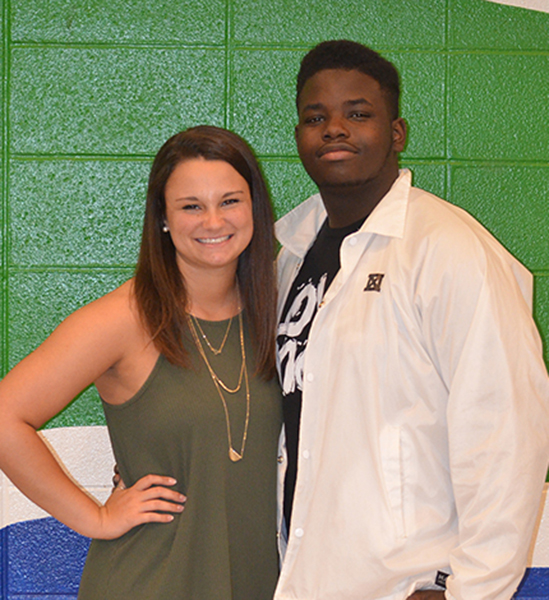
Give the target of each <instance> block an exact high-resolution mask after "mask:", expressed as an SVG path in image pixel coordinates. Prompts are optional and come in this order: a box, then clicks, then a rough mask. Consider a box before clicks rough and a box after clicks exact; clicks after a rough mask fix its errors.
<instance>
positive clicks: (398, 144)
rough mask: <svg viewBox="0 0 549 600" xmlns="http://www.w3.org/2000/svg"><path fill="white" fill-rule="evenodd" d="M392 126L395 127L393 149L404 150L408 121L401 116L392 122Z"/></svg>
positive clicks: (396, 150)
mask: <svg viewBox="0 0 549 600" xmlns="http://www.w3.org/2000/svg"><path fill="white" fill-rule="evenodd" d="M391 127H392V129H393V150H394V151H395V152H402V151H403V150H404V146H406V134H407V127H406V121H405V120H404V119H402V118H401V117H399V118H398V119H395V120H394V121H393V122H392V124H391Z"/></svg>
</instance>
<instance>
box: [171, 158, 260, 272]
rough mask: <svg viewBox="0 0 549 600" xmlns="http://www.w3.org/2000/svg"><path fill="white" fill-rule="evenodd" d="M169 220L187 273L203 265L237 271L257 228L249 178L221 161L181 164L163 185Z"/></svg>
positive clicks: (179, 262) (194, 159)
mask: <svg viewBox="0 0 549 600" xmlns="http://www.w3.org/2000/svg"><path fill="white" fill-rule="evenodd" d="M164 197H165V200H166V217H165V225H166V226H167V227H168V228H169V234H165V235H171V238H172V241H173V244H174V246H175V252H176V260H177V264H178V266H179V269H180V271H181V273H182V274H183V276H185V275H186V274H190V273H191V272H192V271H195V272H196V271H197V270H203V269H230V270H232V271H233V272H235V271H236V266H237V262H238V257H239V256H240V255H241V254H242V252H243V251H244V250H245V249H246V247H247V246H248V244H249V243H250V240H251V239H252V234H253V230H254V225H253V215H252V197H251V194H250V188H249V186H248V184H247V182H246V180H245V179H244V178H243V177H242V175H240V173H238V171H236V169H234V167H232V166H231V165H230V164H229V163H227V162H225V161H222V160H205V159H203V158H192V159H189V160H185V161H184V162H181V163H179V164H178V165H177V166H176V167H175V169H174V170H173V173H172V174H171V175H170V177H169V178H168V181H167V183H166V187H165V189H164Z"/></svg>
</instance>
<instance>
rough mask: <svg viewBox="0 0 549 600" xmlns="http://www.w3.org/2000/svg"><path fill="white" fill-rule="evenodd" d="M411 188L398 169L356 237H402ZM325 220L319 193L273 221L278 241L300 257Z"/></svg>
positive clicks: (407, 173) (405, 174)
mask: <svg viewBox="0 0 549 600" xmlns="http://www.w3.org/2000/svg"><path fill="white" fill-rule="evenodd" d="M411 186H412V174H411V173H410V171H409V170H408V169H402V170H401V171H400V173H399V176H398V178H397V179H396V180H395V182H394V183H393V185H392V187H391V189H390V190H389V191H388V192H387V194H386V195H385V196H384V197H383V198H382V199H381V201H380V202H379V204H378V205H377V206H376V207H375V208H374V210H373V211H372V213H371V214H370V216H369V217H368V218H367V219H366V221H364V223H363V225H362V227H361V228H360V229H359V231H358V232H357V234H361V233H376V234H378V235H385V236H387V237H396V238H402V237H404V228H405V225H406V209H407V207H408V198H409V195H410V188H411ZM325 219H326V209H325V208H324V205H323V204H322V198H321V196H320V194H315V195H314V196H311V197H310V198H309V199H308V200H305V202H302V203H301V204H299V205H298V206H297V207H296V208H294V209H293V210H292V211H290V212H289V213H288V214H286V215H284V216H283V217H282V218H281V219H279V220H278V221H277V222H276V225H275V230H276V236H277V238H278V241H279V242H280V243H281V244H282V245H283V246H284V247H285V248H287V249H288V250H289V251H290V252H292V254H295V255H296V256H298V257H301V258H302V257H304V256H305V254H306V253H307V250H308V249H309V247H310V246H311V244H312V243H313V241H314V239H315V238H316V235H317V233H318V231H319V229H320V227H321V226H322V223H324V220H325ZM357 234H354V235H357Z"/></svg>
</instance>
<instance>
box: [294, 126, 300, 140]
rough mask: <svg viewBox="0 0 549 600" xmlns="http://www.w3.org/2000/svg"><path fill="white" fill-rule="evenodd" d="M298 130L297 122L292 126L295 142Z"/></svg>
mask: <svg viewBox="0 0 549 600" xmlns="http://www.w3.org/2000/svg"><path fill="white" fill-rule="evenodd" d="M298 130H299V124H298V125H296V126H295V127H294V138H295V141H296V143H297V135H298Z"/></svg>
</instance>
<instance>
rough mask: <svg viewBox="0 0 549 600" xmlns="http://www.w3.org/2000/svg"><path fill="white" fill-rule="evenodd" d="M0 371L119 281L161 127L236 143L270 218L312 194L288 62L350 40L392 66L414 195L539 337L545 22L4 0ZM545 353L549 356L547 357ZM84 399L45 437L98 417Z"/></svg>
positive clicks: (277, 6)
mask: <svg viewBox="0 0 549 600" xmlns="http://www.w3.org/2000/svg"><path fill="white" fill-rule="evenodd" d="M0 10H1V11H2V15H3V19H2V60H1V64H0V68H1V75H2V87H1V90H0V103H1V106H2V110H1V115H0V118H1V143H0V153H1V154H0V160H1V171H0V177H1V185H0V194H1V197H0V203H1V207H2V209H1V214H0V217H1V230H0V231H1V239H0V244H1V248H2V254H1V267H0V268H1V278H2V287H1V297H0V307H1V318H0V336H1V341H2V344H1V347H2V357H1V359H2V369H3V372H5V371H6V370H7V369H8V368H9V367H10V366H13V365H14V364H15V363H16V362H17V361H18V360H20V359H21V358H22V357H23V356H24V355H25V354H26V353H28V352H29V351H30V350H32V349H33V348H34V347H36V346H37V345H38V344H39V343H40V342H41V341H42V340H43V339H44V338H45V337H46V335H47V334H48V333H49V332H50V331H51V330H52V329H53V328H54V327H55V326H56V325H57V324H58V323H59V321H60V320H61V319H62V318H63V317H65V316H66V315H67V314H68V313H69V312H71V311H73V310H75V309H76V308H77V307H79V306H81V305H82V304H84V303H86V302H89V301H90V300H92V299H94V298H96V297H97V296H99V295H101V294H103V293H105V292H107V291H109V290H111V289H113V288H114V287H115V286H117V285H118V284H120V283H121V282H122V281H124V280H125V279H127V278H128V277H130V276H131V274H132V269H133V265H134V263H135V260H136V256H137V249H138V244H139V235H140V227H141V219H142V213H143V205H144V196H145V186H146V178H147V173H148V169H149V165H150V162H151V159H152V157H153V156H154V154H155V152H156V151H157V149H158V148H159V146H160V145H161V144H162V142H163V141H164V140H165V139H167V138H168V137H169V136H170V135H172V134H173V133H175V132H177V131H179V130H181V129H184V128H186V127H188V126H191V125H195V124H199V123H210V124H214V125H220V126H226V127H229V128H231V129H233V130H235V131H236V132H238V133H240V134H241V135H243V136H244V137H245V138H246V139H247V140H248V141H249V142H250V143H251V144H252V146H253V147H254V148H255V150H256V152H257V154H258V156H259V157H260V159H261V162H262V165H263V167H264V170H265V173H266V176H267V178H268V181H269V184H270V188H271V191H272V194H273V197H274V201H275V203H276V207H277V211H278V213H279V214H283V213H284V212H286V211H287V210H288V209H290V208H291V207H292V206H294V205H295V204H297V203H298V202H300V201H301V200H303V199H304V198H305V197H306V196H308V195H309V194H310V193H312V192H314V191H315V189H314V186H313V185H312V183H311V182H310V181H308V178H307V176H306V174H305V173H304V171H303V170H302V168H301V166H300V164H299V160H298V158H297V153H296V149H295V145H294V142H293V127H294V124H295V120H296V115H295V108H294V79H295V74H296V71H297V68H298V64H299V61H300V59H301V57H302V55H303V54H304V53H305V51H306V50H308V49H309V48H310V47H311V46H313V45H314V44H315V43H317V42H319V41H321V40H323V39H330V38H349V39H354V40H357V41H360V42H363V43H366V44H368V45H371V46H372V47H374V48H375V49H377V50H379V51H380V52H382V53H383V54H384V55H386V56H387V57H388V58H389V59H391V60H393V61H394V62H395V63H396V65H397V66H398V67H399V69H400V71H401V74H402V81H403V88H404V94H403V99H402V114H403V116H404V117H405V118H406V120H407V121H408V124H409V129H410V134H409V143H408V145H407V148H406V151H405V152H404V154H403V155H402V165H403V166H408V167H410V168H411V169H412V170H413V172H414V177H415V182H416V184H417V185H419V186H421V187H424V188H426V189H428V190H430V191H432V192H434V193H436V194H438V195H440V196H442V197H445V198H447V199H448V200H450V201H451V202H454V203H456V204H458V205H461V206H463V207H465V208H466V209H467V210H469V211H470V212H471V213H473V214H474V215H475V216H476V217H478V218H479V219H480V221H481V222H482V223H484V225H485V226H486V227H488V229H490V230H491V231H492V232H493V233H494V234H495V235H496V237H498V238H499V239H500V241H501V242H502V243H503V244H504V245H505V246H506V247H507V248H508V249H509V250H510V251H511V252H512V253H513V254H515V255H516V256H517V257H518V258H519V259H520V260H521V261H522V262H523V263H524V264H525V265H526V266H527V267H528V268H529V269H530V270H531V271H533V273H534V275H535V314H536V319H537V321H538V324H539V326H540V329H541V331H542V334H543V336H544V339H545V343H546V348H547V344H548V342H549V233H548V232H549V210H548V202H549V133H548V128H547V123H549V76H548V75H549V14H545V13H540V12H534V11H528V10H525V9H519V8H512V7H509V6H502V5H498V4H493V3H490V2H487V1H485V0H346V2H337V1H335V2H334V0H305V1H304V0H178V2H173V1H171V0H170V1H169V0H147V1H146V2H145V1H143V0H0ZM548 356H549V355H548V354H547V349H546V357H548ZM102 422H103V417H102V414H101V407H100V405H99V401H98V399H97V396H96V394H95V392H94V391H93V390H88V391H87V392H85V393H84V394H83V397H81V398H80V399H79V400H78V401H77V402H75V403H74V404H73V405H72V406H71V407H69V408H68V409H67V410H66V411H65V412H64V413H63V414H62V415H61V416H59V417H57V418H56V419H55V420H54V421H53V425H56V426H59V425H92V424H97V423H102Z"/></svg>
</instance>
